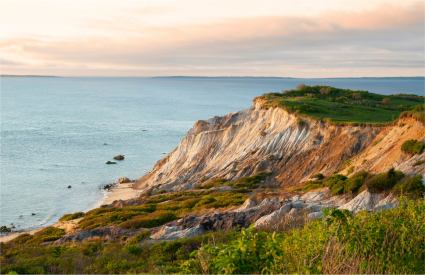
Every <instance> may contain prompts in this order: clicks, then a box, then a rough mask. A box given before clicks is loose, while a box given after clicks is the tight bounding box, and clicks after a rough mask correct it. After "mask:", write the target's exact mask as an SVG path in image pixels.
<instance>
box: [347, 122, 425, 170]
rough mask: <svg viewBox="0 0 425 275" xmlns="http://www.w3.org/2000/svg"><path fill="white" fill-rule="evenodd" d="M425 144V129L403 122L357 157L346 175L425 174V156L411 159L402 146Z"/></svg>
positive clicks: (377, 137)
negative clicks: (411, 142)
mask: <svg viewBox="0 0 425 275" xmlns="http://www.w3.org/2000/svg"><path fill="white" fill-rule="evenodd" d="M409 139H416V140H421V141H425V125H424V124H423V123H422V122H420V121H417V120H415V119H413V118H403V119H400V120H398V121H397V122H396V124H395V125H391V126H387V127H383V128H382V131H381V132H380V133H379V134H378V135H377V136H376V137H375V139H374V140H373V142H372V143H371V144H370V146H368V147H367V148H366V149H365V150H363V151H362V152H361V154H359V155H357V156H355V157H354V158H353V159H352V160H351V161H350V164H349V165H347V167H346V169H344V171H343V172H344V173H346V174H349V173H350V172H351V173H355V172H356V171H360V170H366V171H370V172H372V173H382V172H386V171H387V170H388V169H390V168H395V169H397V170H400V171H402V172H403V173H405V174H423V175H424V174H425V152H424V153H422V154H420V155H410V154H406V153H404V152H402V150H401V145H402V144H403V143H404V142H405V141H407V140H409Z"/></svg>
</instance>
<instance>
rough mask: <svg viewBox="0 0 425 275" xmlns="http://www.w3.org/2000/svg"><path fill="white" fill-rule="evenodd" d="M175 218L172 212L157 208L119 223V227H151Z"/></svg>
mask: <svg viewBox="0 0 425 275" xmlns="http://www.w3.org/2000/svg"><path fill="white" fill-rule="evenodd" d="M175 219H177V216H176V215H175V214H174V213H173V212H171V211H163V210H159V211H155V212H153V213H149V214H146V215H142V216H137V217H134V218H132V219H130V220H128V221H125V222H123V223H120V224H119V227H121V228H126V229H137V228H141V227H143V228H152V227H156V226H160V225H163V224H164V223H167V222H170V221H172V220H175Z"/></svg>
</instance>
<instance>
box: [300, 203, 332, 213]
mask: <svg viewBox="0 0 425 275" xmlns="http://www.w3.org/2000/svg"><path fill="white" fill-rule="evenodd" d="M327 207H329V206H327V205H323V204H319V203H308V204H306V207H304V210H305V211H306V212H308V213H313V212H319V211H322V209H324V208H327Z"/></svg>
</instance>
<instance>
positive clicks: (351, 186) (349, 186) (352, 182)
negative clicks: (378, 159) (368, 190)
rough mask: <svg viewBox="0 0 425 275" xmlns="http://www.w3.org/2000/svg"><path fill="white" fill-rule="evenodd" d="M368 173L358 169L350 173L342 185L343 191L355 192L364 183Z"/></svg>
mask: <svg viewBox="0 0 425 275" xmlns="http://www.w3.org/2000/svg"><path fill="white" fill-rule="evenodd" d="M368 175H369V174H368V173H367V172H366V171H360V172H357V173H355V174H354V175H352V176H351V177H350V178H349V179H348V180H347V182H346V184H345V186H344V193H348V192H350V193H357V192H358V191H359V190H360V188H361V187H362V186H363V184H364V183H365V181H366V179H367V177H368Z"/></svg>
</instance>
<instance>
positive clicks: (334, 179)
mask: <svg viewBox="0 0 425 275" xmlns="http://www.w3.org/2000/svg"><path fill="white" fill-rule="evenodd" d="M346 180H347V177H346V176H344V175H340V174H336V175H332V176H330V177H328V178H327V179H325V181H324V183H325V185H326V186H328V187H329V189H330V190H331V193H332V194H333V195H339V194H342V193H344V189H345V188H344V187H345V181H346Z"/></svg>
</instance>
